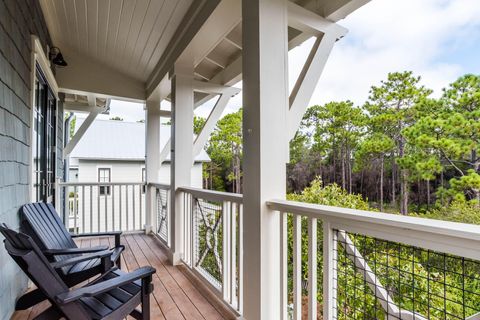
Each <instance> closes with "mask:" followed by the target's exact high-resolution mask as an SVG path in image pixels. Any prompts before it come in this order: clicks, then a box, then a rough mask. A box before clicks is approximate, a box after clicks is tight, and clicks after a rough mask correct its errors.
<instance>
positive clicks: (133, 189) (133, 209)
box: [132, 184, 137, 230]
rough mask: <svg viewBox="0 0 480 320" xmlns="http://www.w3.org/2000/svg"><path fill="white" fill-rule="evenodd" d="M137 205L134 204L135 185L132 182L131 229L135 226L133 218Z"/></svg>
mask: <svg viewBox="0 0 480 320" xmlns="http://www.w3.org/2000/svg"><path fill="white" fill-rule="evenodd" d="M136 209H137V207H136V206H135V185H134V184H132V212H133V215H132V222H133V228H132V230H135V228H136V226H135V220H136V219H135V218H136V215H137V214H136V213H137V210H136Z"/></svg>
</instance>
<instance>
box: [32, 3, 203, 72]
mask: <svg viewBox="0 0 480 320" xmlns="http://www.w3.org/2000/svg"><path fill="white" fill-rule="evenodd" d="M193 1H194V0H41V6H42V10H43V13H44V16H45V17H46V20H47V25H48V29H49V31H50V35H51V37H52V40H53V43H54V44H55V45H56V46H58V47H60V49H61V50H62V52H63V53H64V56H65V59H66V60H67V61H68V56H69V55H72V54H81V55H83V56H86V57H88V58H90V59H92V60H93V61H97V62H101V63H102V64H104V65H106V66H108V67H110V68H113V69H115V70H118V71H120V72H122V73H123V74H125V75H128V76H130V77H133V78H135V79H136V80H139V81H146V80H147V78H148V76H149V75H150V74H151V72H152V70H153V69H154V67H155V65H156V64H157V62H158V60H159V59H160V56H161V55H162V53H163V52H164V50H165V48H166V47H167V45H168V43H169V42H170V40H171V39H172V36H173V34H174V32H175V31H176V29H177V28H178V26H179V24H180V22H181V21H182V18H183V17H184V16H185V14H186V12H187V10H188V8H189V7H190V5H191V4H192V2H193Z"/></svg>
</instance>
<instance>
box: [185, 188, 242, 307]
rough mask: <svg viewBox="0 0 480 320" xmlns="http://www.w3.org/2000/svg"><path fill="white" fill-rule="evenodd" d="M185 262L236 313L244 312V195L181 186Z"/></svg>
mask: <svg viewBox="0 0 480 320" xmlns="http://www.w3.org/2000/svg"><path fill="white" fill-rule="evenodd" d="M179 192H181V193H182V194H183V261H184V263H185V264H186V265H187V266H188V267H189V268H190V269H191V271H192V272H193V273H194V274H196V275H197V276H198V277H199V278H200V279H201V280H203V281H204V282H205V283H206V284H207V285H208V286H209V287H210V288H211V289H213V291H214V292H215V293H217V295H218V296H219V297H220V298H221V299H223V301H224V302H226V303H227V304H228V305H229V306H230V307H231V308H232V309H234V310H235V311H236V312H238V313H240V314H241V312H242V296H243V290H242V266H243V264H242V255H243V250H242V242H243V240H242V225H243V223H242V219H243V204H242V202H243V196H242V195H241V194H233V193H225V192H217V191H210V190H204V189H197V188H180V189H179Z"/></svg>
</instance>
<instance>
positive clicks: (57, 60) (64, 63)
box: [52, 52, 68, 67]
mask: <svg viewBox="0 0 480 320" xmlns="http://www.w3.org/2000/svg"><path fill="white" fill-rule="evenodd" d="M52 62H53V64H54V65H56V66H59V67H66V66H68V63H67V61H65V60H64V59H63V55H62V53H61V52H58V53H57V55H56V56H55V58H53V59H52Z"/></svg>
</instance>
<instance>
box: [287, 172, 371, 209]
mask: <svg viewBox="0 0 480 320" xmlns="http://www.w3.org/2000/svg"><path fill="white" fill-rule="evenodd" d="M287 198H288V200H292V201H299V202H308V203H316V204H321V205H325V206H334V207H341V208H351V209H359V210H370V207H369V205H368V202H367V201H365V200H363V198H362V196H361V195H357V194H349V193H348V192H347V191H345V190H344V189H342V188H340V187H339V186H338V185H336V184H331V185H328V186H326V187H322V181H321V180H320V179H319V178H318V177H317V178H316V179H315V180H314V181H312V184H311V186H310V187H308V188H305V190H303V191H302V193H299V194H295V193H294V194H289V195H288V196H287Z"/></svg>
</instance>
